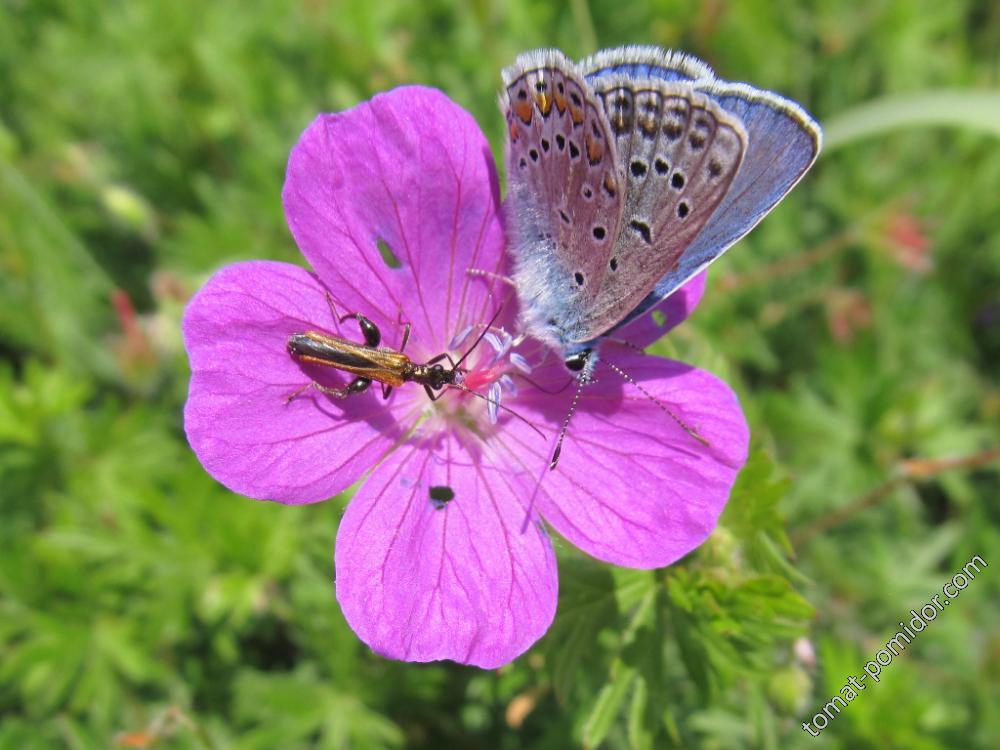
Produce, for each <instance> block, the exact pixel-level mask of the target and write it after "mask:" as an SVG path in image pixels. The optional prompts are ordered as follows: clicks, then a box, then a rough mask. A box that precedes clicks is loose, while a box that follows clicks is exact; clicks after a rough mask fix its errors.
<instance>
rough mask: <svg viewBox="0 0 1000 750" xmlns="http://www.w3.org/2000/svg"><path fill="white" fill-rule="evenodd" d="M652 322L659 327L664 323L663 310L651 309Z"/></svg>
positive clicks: (665, 318) (665, 321) (665, 319)
mask: <svg viewBox="0 0 1000 750" xmlns="http://www.w3.org/2000/svg"><path fill="white" fill-rule="evenodd" d="M653 322H654V323H656V325H658V326H659V327H660V328H663V326H664V325H666V323H667V316H666V315H665V314H664V313H663V310H653Z"/></svg>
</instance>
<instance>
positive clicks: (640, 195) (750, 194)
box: [501, 46, 822, 382]
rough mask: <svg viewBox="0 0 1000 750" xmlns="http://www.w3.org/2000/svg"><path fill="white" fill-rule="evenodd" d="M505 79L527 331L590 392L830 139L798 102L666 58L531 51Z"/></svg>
mask: <svg viewBox="0 0 1000 750" xmlns="http://www.w3.org/2000/svg"><path fill="white" fill-rule="evenodd" d="M503 82H504V89H505V90H504V93H503V94H501V107H502V109H503V111H504V115H505V117H506V120H507V128H508V148H507V180H508V197H507V203H506V206H505V212H506V219H507V228H508V233H509V236H510V245H509V251H510V253H511V257H512V260H513V274H512V276H513V280H514V283H515V286H516V287H517V292H518V297H519V299H520V302H521V315H522V324H523V326H524V329H525V331H526V332H527V333H529V334H530V335H532V336H534V337H535V338H537V339H540V340H541V341H543V342H545V343H547V344H548V345H550V346H552V347H554V348H555V349H556V350H557V351H558V352H560V354H561V355H562V357H563V359H564V361H565V363H566V366H567V367H568V368H569V369H570V370H573V371H577V372H581V382H582V380H585V379H586V378H588V377H589V374H590V372H592V370H593V367H594V364H595V362H596V359H597V349H598V347H599V345H600V342H601V341H602V339H604V338H606V337H607V336H608V335H609V334H611V333H612V332H613V331H615V330H616V329H618V328H620V327H621V326H623V325H625V324H626V323H628V322H629V321H631V320H633V319H634V318H635V317H637V316H639V315H642V314H643V313H644V312H647V311H648V310H650V309H651V308H652V307H654V306H655V305H656V304H658V303H659V302H661V301H662V300H664V299H665V298H666V297H668V296H670V294H671V293H673V292H674V291H676V290H677V289H678V288H679V287H681V286H682V285H683V284H684V283H685V282H686V281H687V280H688V279H690V278H691V277H692V276H694V275H695V274H697V273H698V272H699V271H701V270H702V269H704V268H705V267H706V266H708V265H709V264H710V263H711V262H712V261H714V260H715V259H716V258H718V257H719V256H720V255H722V253H724V252H725V251H726V250H727V249H728V248H729V247H730V246H732V245H733V243H735V242H736V241H737V240H739V239H740V238H741V237H743V236H744V235H745V234H746V233H747V232H749V231H750V230H751V229H753V227H754V226H756V224H757V223H758V222H759V221H760V220H761V219H763V218H764V216H765V215H767V213H768V212H769V211H770V210H771V209H772V208H774V207H775V205H777V203H778V202H779V201H780V200H781V199H782V198H783V197H784V196H785V195H786V194H787V193H788V191H789V190H791V189H792V187H793V186H794V185H795V183H797V182H798V181H799V180H800V179H801V178H802V176H803V175H804V174H805V173H806V171H807V170H808V169H809V167H810V166H811V165H812V164H813V162H814V161H815V160H816V156H817V155H818V153H819V149H820V143H821V140H822V134H821V131H820V128H819V125H818V124H817V123H816V122H815V121H814V120H813V119H812V118H811V117H810V116H809V115H808V114H807V113H806V112H805V111H804V110H803V109H802V108H801V107H799V106H798V105H797V104H795V103H794V102H791V101H789V100H787V99H784V98H782V97H780V96H778V95H777V94H773V93H771V92H769V91H763V90H761V89H757V88H754V87H753V86H749V85H747V84H744V83H730V82H728V81H724V80H721V79H719V78H716V77H715V74H714V73H713V72H712V70H711V69H710V68H709V67H708V66H707V65H706V64H705V63H703V62H701V61H700V60H697V59H696V58H694V57H690V56H688V55H685V54H681V53H678V52H669V51H663V50H660V49H658V48H656V47H636V46H630V47H621V48H618V49H613V50H604V51H602V52H598V53H597V54H595V55H592V56H591V57H589V58H587V59H586V60H584V61H583V62H582V63H579V64H577V63H574V62H573V61H571V60H569V59H567V58H566V57H565V56H564V55H563V54H562V52H560V51H558V50H554V49H546V50H537V51H534V52H527V53H524V54H522V55H519V56H518V58H517V59H516V61H515V62H514V64H513V65H512V66H510V67H509V68H507V69H505V70H504V71H503Z"/></svg>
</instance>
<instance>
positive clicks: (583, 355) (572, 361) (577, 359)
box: [564, 349, 590, 372]
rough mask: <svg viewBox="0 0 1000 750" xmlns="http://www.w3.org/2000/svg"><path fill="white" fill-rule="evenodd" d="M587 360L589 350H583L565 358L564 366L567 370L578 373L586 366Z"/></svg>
mask: <svg viewBox="0 0 1000 750" xmlns="http://www.w3.org/2000/svg"><path fill="white" fill-rule="evenodd" d="M588 359H590V349H584V350H583V351H582V352H577V353H576V354H571V355H570V356H568V357H566V359H565V361H564V364H565V365H566V369H567V370H570V371H571V372H580V371H581V370H582V369H583V368H584V367H585V366H586V365H587V360H588Z"/></svg>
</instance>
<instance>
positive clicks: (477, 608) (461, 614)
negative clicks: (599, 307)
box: [336, 435, 558, 669]
mask: <svg viewBox="0 0 1000 750" xmlns="http://www.w3.org/2000/svg"><path fill="white" fill-rule="evenodd" d="M432 487H449V488H451V490H452V491H453V492H454V498H453V499H451V500H450V501H448V502H445V503H443V507H440V508H438V507H436V505H435V504H434V503H433V502H432V500H431V496H430V488H432ZM437 492H439V493H440V492H443V490H438V491H437ZM439 496H440V495H439ZM523 502H524V498H522V497H518V496H515V495H513V494H512V493H511V492H510V490H509V485H508V484H507V482H506V477H504V476H503V475H502V472H500V471H499V470H497V469H496V468H494V467H493V466H491V465H488V462H483V461H481V459H480V456H479V455H478V454H477V455H475V456H472V455H470V454H469V452H468V451H467V450H466V449H465V448H464V447H462V445H461V444H460V443H459V441H458V440H457V439H456V438H455V437H454V436H452V435H441V436H439V437H438V441H437V444H436V446H435V447H434V448H433V449H431V447H430V446H428V445H420V446H415V445H406V446H403V447H401V448H399V449H397V450H396V451H395V452H394V453H393V454H392V455H390V456H389V458H388V459H386V461H385V463H383V464H382V465H381V466H379V467H378V468H377V469H376V470H375V472H374V473H373V474H372V476H371V477H370V478H369V479H368V480H367V481H366V482H365V484H364V485H362V487H361V489H359V490H358V492H357V494H356V495H355V496H354V498H353V499H352V500H351V502H350V504H349V505H348V507H347V511H346V513H345V514H344V518H343V520H342V521H341V523H340V530H339V531H338V533H337V547H336V571H337V599H338V600H339V601H340V605H341V607H342V608H343V611H344V616H345V617H346V618H347V621H348V623H349V624H350V625H351V627H352V628H353V629H354V631H355V632H356V633H357V634H358V636H359V637H360V638H361V639H362V640H363V641H364V642H365V643H367V644H368V645H369V646H371V648H372V649H373V650H375V651H376V652H378V653H380V654H383V655H385V656H388V657H391V658H394V659H405V660H407V661H434V660H438V659H451V660H453V661H457V662H461V663H463V664H474V665H476V666H479V667H483V668H488V669H489V668H494V667H498V666H500V665H502V664H506V663H507V662H509V661H511V660H512V659H514V658H515V657H516V656H518V655H519V654H521V653H523V652H524V651H525V650H526V649H527V648H528V647H529V646H531V644H533V643H534V642H535V641H536V640H538V638H540V637H541V636H542V634H543V633H544V632H545V631H546V630H547V629H548V627H549V625H550V624H551V622H552V617H553V615H554V614H555V608H556V598H557V596H556V595H557V588H558V586H557V577H556V561H555V555H554V554H553V551H552V545H551V543H550V542H549V539H548V537H547V535H546V534H545V532H544V531H543V530H542V529H540V528H539V526H538V525H537V524H529V525H528V526H527V528H526V529H524V530H522V528H521V526H522V523H523V521H524V517H525V515H524V514H525V511H524V506H523V505H522V504H521V503H523ZM440 504H441V503H439V505H440Z"/></svg>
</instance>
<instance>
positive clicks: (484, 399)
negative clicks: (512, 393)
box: [447, 383, 545, 437]
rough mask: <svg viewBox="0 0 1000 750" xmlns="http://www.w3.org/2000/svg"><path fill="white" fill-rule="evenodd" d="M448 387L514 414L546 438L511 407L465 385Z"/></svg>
mask: <svg viewBox="0 0 1000 750" xmlns="http://www.w3.org/2000/svg"><path fill="white" fill-rule="evenodd" d="M447 386H448V387H449V388H457V389H458V390H460V391H465V392H466V393H471V394H472V395H473V396H476V397H477V398H481V399H482V400H483V401H485V402H487V403H489V404H493V405H494V406H496V407H497V408H499V409H503V410H504V411H505V412H507V413H508V414H513V415H514V416H515V417H517V418H518V419H520V420H521V421H522V422H524V423H525V424H526V425H528V427H530V428H531V429H533V430H534V431H535V432H537V433H538V434H539V435H541V436H542V437H545V433H543V432H542V431H541V430H539V429H538V428H537V427H536V426H535V425H534V424H532V423H531V422H530V421H528V420H527V419H525V418H524V417H523V416H521V415H520V414H518V413H517V412H516V411H514V410H513V409H511V408H510V407H509V406H504V405H503V404H501V403H500V402H499V401H495V400H494V399H492V398H490V397H489V396H484V395H483V394H482V393H479V392H478V391H474V390H472V389H471V388H469V387H468V386H464V385H461V384H459V383H447Z"/></svg>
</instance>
